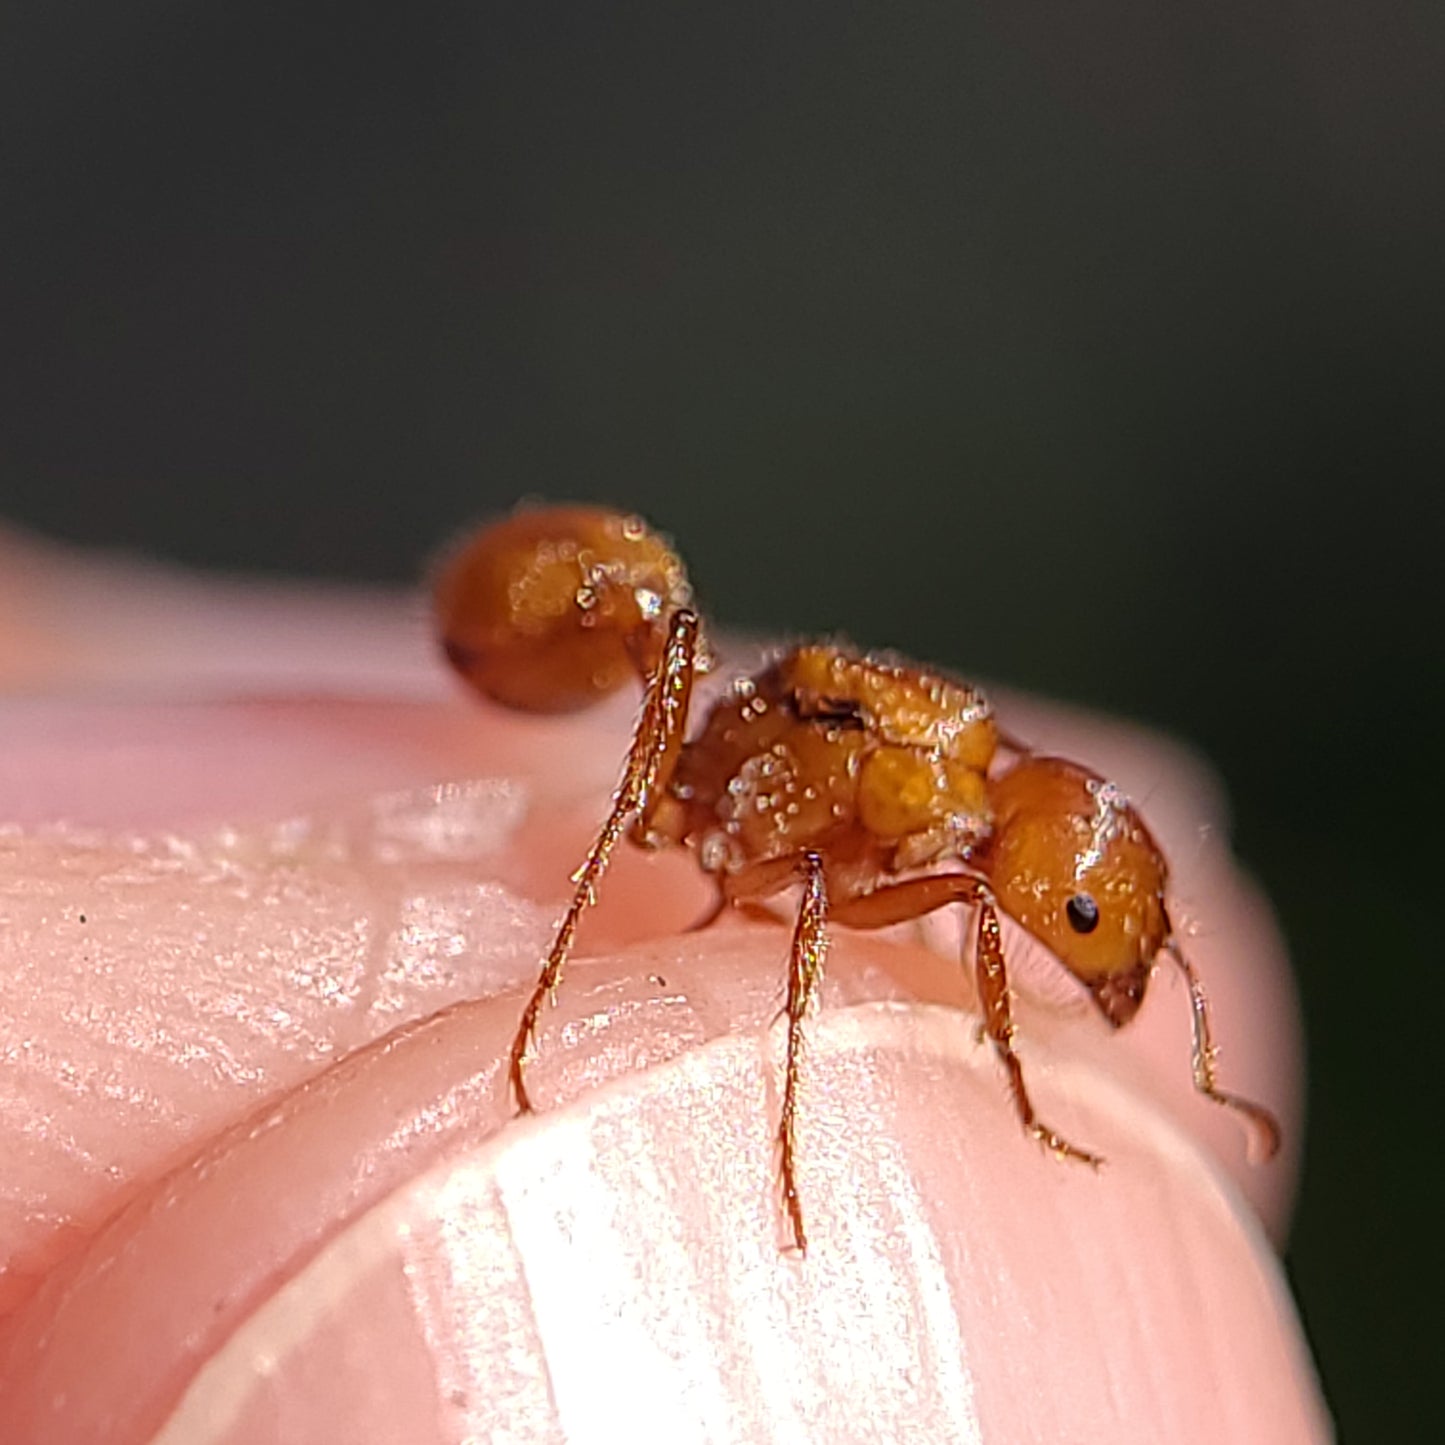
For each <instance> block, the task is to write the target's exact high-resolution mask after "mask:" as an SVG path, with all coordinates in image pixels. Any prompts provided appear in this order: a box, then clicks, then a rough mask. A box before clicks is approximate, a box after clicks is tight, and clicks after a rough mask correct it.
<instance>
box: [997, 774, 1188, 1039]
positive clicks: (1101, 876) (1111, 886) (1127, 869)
mask: <svg viewBox="0 0 1445 1445" xmlns="http://www.w3.org/2000/svg"><path fill="white" fill-rule="evenodd" d="M992 794H993V802H994V810H995V834H994V838H993V841H992V843H991V844H990V846H989V881H990V883H991V884H992V886H993V889H994V892H995V893H996V894H997V896H998V900H999V904H1000V906H1001V907H1002V908H1003V909H1004V911H1005V912H1006V913H1008V914H1010V915H1011V916H1012V917H1013V918H1015V919H1016V920H1017V921H1018V922H1019V923H1021V924H1022V925H1023V926H1024V927H1025V928H1027V929H1028V931H1029V932H1030V933H1032V934H1033V935H1034V936H1035V937H1036V938H1038V939H1039V940H1040V941H1041V942H1043V943H1045V944H1047V945H1048V946H1049V948H1051V949H1052V950H1053V951H1054V953H1055V954H1057V956H1058V958H1059V959H1060V961H1061V962H1062V963H1063V964H1064V966H1065V967H1066V968H1067V969H1068V970H1069V971H1070V973H1072V974H1073V975H1074V976H1075V977H1076V978H1078V979H1079V980H1080V982H1082V983H1083V984H1084V985H1085V986H1086V987H1087V988H1088V989H1089V990H1090V992H1091V993H1092V994H1093V996H1094V1001H1095V1003H1096V1004H1097V1005H1098V1006H1099V1009H1100V1011H1101V1012H1102V1013H1103V1015H1104V1017H1105V1018H1107V1019H1108V1020H1109V1022H1110V1023H1111V1024H1113V1025H1114V1026H1115V1027H1116V1028H1117V1027H1119V1026H1120V1025H1121V1024H1126V1023H1128V1021H1129V1020H1130V1019H1131V1018H1133V1017H1134V1015H1135V1013H1137V1012H1138V1009H1139V1005H1140V1004H1141V1003H1142V1002H1143V1001H1144V989H1145V986H1146V984H1147V983H1148V980H1149V970H1150V968H1151V966H1152V964H1153V962H1154V958H1155V955H1156V954H1157V953H1158V952H1159V950H1160V948H1161V947H1162V946H1163V945H1164V942H1165V940H1166V939H1167V938H1168V937H1169V919H1168V915H1167V914H1166V913H1165V910H1164V888H1165V882H1166V878H1167V869H1166V866H1165V862H1164V855H1163V854H1162V853H1161V852H1160V851H1159V845H1158V844H1157V843H1155V841H1154V839H1153V838H1152V837H1151V836H1150V833H1149V830H1148V829H1147V828H1146V827H1145V826H1144V823H1143V820H1142V819H1141V818H1140V817H1139V815H1138V813H1136V812H1135V811H1134V809H1133V807H1132V806H1131V805H1130V803H1129V801H1128V799H1127V798H1125V797H1124V795H1123V794H1122V793H1121V792H1120V791H1119V789H1118V788H1116V787H1115V786H1114V785H1113V784H1112V783H1109V782H1106V781H1105V780H1104V779H1103V778H1101V777H1099V776H1098V775H1097V774H1095V773H1091V772H1089V771H1088V769H1086V768H1081V767H1079V766H1078V765H1077V764H1076V763H1070V762H1066V761H1064V760H1063V759H1061V758H1035V757H1024V758H1023V759H1021V760H1020V761H1019V762H1018V763H1017V764H1015V766H1014V767H1012V768H1011V769H1009V771H1008V772H1006V773H1005V774H1003V776H1001V777H1000V778H998V779H997V781H996V782H995V783H994V785H993V789H992Z"/></svg>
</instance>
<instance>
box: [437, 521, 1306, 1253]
mask: <svg viewBox="0 0 1445 1445" xmlns="http://www.w3.org/2000/svg"><path fill="white" fill-rule="evenodd" d="M436 616H437V622H438V627H439V631H440V636H441V641H442V645H443V648H444V650H445V652H446V655H447V657H448V658H449V659H450V661H451V662H452V664H453V666H454V667H455V668H456V669H457V670H458V671H459V672H460V673H461V674H462V676H463V677H465V678H466V679H467V681H468V682H470V683H471V684H472V685H473V686H474V687H476V688H477V690H478V691H480V692H482V693H483V694H485V695H486V696H488V697H491V698H493V699H495V700H497V701H499V702H502V703H505V704H507V705H509V706H512V707H516V708H523V709H527V710H532V711H537V712H561V711H569V710H572V709H575V708H579V707H584V706H586V705H587V704H588V703H590V702H593V701H595V700H597V699H600V698H602V697H604V696H606V695H607V694H609V693H611V692H614V691H615V690H617V689H618V688H619V687H621V686H623V685H624V684H626V683H627V682H628V681H629V680H630V679H632V678H634V677H636V678H640V679H641V680H642V682H643V684H644V695H643V704H642V709H641V713H640V715H639V719H638V722H637V726H636V729H635V731H634V733H633V737H632V744H631V747H630V748H629V749H628V753H627V759H626V763H625V765H624V767H623V772H622V781H621V783H620V785H619V786H618V789H617V791H616V793H615V794H614V797H613V801H612V807H611V811H610V812H609V813H608V815H607V819H606V821H605V822H604V823H603V825H602V827H601V830H600V831H599V832H598V834H597V836H596V839H595V840H594V842H593V844H592V846H591V848H590V849H589V850H588V852H587V856H586V858H585V860H584V861H583V863H582V866H581V867H580V868H579V869H578V870H577V872H576V874H575V875H574V882H575V885H576V887H575V891H574V892H573V895H572V899H571V903H570V905H569V906H568V908H567V912H566V914H565V915H564V916H563V918H562V921H561V923H560V925H559V926H558V929H557V934H556V937H555V939H554V940H553V943H552V947H551V949H550V951H549V952H548V954H547V957H546V959H545V960H544V962H543V964H542V968H541V972H540V974H539V975H538V978H537V983H536V986H535V987H534V988H533V990H532V993H531V996H530V997H529V998H528V1000H527V1004H526V1007H525V1008H524V1009H523V1011H522V1017H521V1022H520V1023H519V1025H518V1028H517V1033H516V1036H515V1038H514V1040H513V1043H512V1048H511V1053H510V1058H509V1070H508V1077H509V1080H510V1085H511V1089H512V1092H513V1094H514V1096H515V1098H516V1102H517V1105H518V1108H519V1109H520V1110H521V1111H523V1112H528V1111H530V1109H531V1107H532V1106H531V1100H530V1098H529V1095H528V1092H527V1083H526V1065H527V1059H528V1054H529V1052H530V1050H531V1048H532V1045H533V1043H534V1040H535V1035H536V1031H537V1022H538V1017H539V1015H540V1013H541V1010H542V1007H543V1005H544V1003H545V1002H546V1001H547V1000H548V999H550V998H552V997H553V996H554V995H555V992H556V989H557V986H558V984H559V983H560V982H561V978H562V972H563V969H564V967H565V966H566V963H567V959H568V956H569V954H570V953H571V951H572V946H573V941H574V939H575V937H576V932H577V926H578V923H579V922H580V920H581V917H582V915H583V913H584V912H585V911H586V909H587V908H588V907H589V906H590V905H591V903H592V902H593V901H594V899H595V897H596V892H597V887H598V884H599V883H600V882H601V879H602V875H603V873H604V872H605V871H606V868H607V864H608V861H609V859H610V858H611V855H612V852H613V849H614V848H615V846H616V845H617V843H618V841H619V840H620V839H621V838H622V836H623V834H624V833H625V832H626V831H627V828H628V824H629V822H630V823H631V824H632V830H631V836H632V839H633V841H634V842H636V843H638V844H641V845H642V846H644V847H649V848H656V847H662V846H664V845H674V844H681V845H682V846H684V847H686V848H689V849H691V850H692V851H693V853H694V854H695V856H696V857H697V860H698V863H699V864H700V866H701V867H702V868H703V869H704V870H705V871H706V872H707V873H709V874H710V875H711V876H712V877H713V878H714V879H715V880H716V882H717V886H718V905H717V909H716V910H715V913H714V914H713V915H711V916H714V917H715V916H716V914H717V913H720V912H721V911H722V910H723V909H724V908H726V907H728V906H729V905H732V904H737V903H744V902H750V901H756V900H761V899H765V898H768V897H770V896H772V895H775V894H777V893H779V892H782V891H783V890H785V889H787V888H789V887H791V886H793V885H795V884H801V885H802V899H801V904H800V906H799V910H798V915H797V920H796V923H795V926H794V929H793V935H792V946H791V949H790V952H789V966H788V981H787V1004H786V1014H787V1054H786V1064H785V1072H784V1090H783V1105H782V1117H781V1123H780V1128H779V1143H780V1147H781V1177H782V1192H783V1202H784V1206H785V1208H786V1210H787V1215H788V1220H789V1223H790V1225H791V1230H792V1235H793V1241H794V1244H795V1245H796V1247H797V1249H798V1250H799V1251H803V1250H805V1249H806V1247H807V1233H806V1230H805V1227H804V1216H803V1206H802V1201H801V1199H800V1196H799V1192H798V1181H797V1115H798V1091H799V1077H800V1063H801V1043H802V1030H803V1022H804V1019H805V1017H806V1016H807V1014H808V1012H809V1009H810V1007H811V1005H812V1004H813V1002H814V1000H815V999H816V997H817V994H818V989H819V985H820V981H821V977H822V970H823V961H824V956H825V953H826V950H827V932H826V927H827V924H828V922H829V920H830V919H831V920H832V921H833V922H836V923H840V924H845V925H847V926H849V927H852V928H883V927H887V926H888V925H890V924H896V923H901V922H904V921H906V920H909V919H916V918H920V917H922V916H923V915H925V914H927V913H931V912H933V911H934V910H936V909H939V908H943V907H946V906H947V905H949V904H953V903H957V904H962V905H964V906H965V907H967V908H969V909H971V910H972V912H973V917H974V937H973V950H972V956H973V967H974V972H975V976H976V979H977V984H978V993H979V1000H980V1004H981V1006H982V1009H983V1022H984V1028H985V1030H986V1032H987V1034H988V1036H989V1038H990V1039H991V1040H992V1042H993V1045H994V1048H995V1049H996V1050H997V1052H998V1055H999V1058H1000V1059H1001V1060H1002V1063H1003V1066H1004V1069H1005V1071H1006V1073H1007V1077H1008V1083H1009V1088H1010V1091H1011V1093H1012V1096H1013V1101H1014V1104H1015V1107H1016V1108H1017V1110H1018V1114H1019V1118H1020V1119H1021V1121H1022V1123H1023V1127H1024V1129H1025V1130H1026V1131H1027V1132H1028V1133H1029V1134H1031V1135H1032V1136H1033V1137H1034V1138H1036V1139H1038V1140H1039V1141H1040V1142H1041V1143H1043V1144H1044V1145H1045V1147H1047V1148H1048V1149H1049V1150H1051V1151H1052V1152H1053V1153H1055V1154H1057V1155H1060V1156H1066V1157H1070V1158H1074V1159H1079V1160H1082V1161H1084V1162H1086V1163H1090V1164H1097V1163H1098V1162H1099V1160H1098V1158H1097V1157H1096V1156H1095V1155H1093V1154H1091V1153H1089V1152H1088V1151H1087V1150H1084V1149H1081V1148H1078V1147H1077V1146H1076V1145H1074V1144H1071V1143H1070V1142H1069V1141H1068V1140H1067V1139H1065V1138H1063V1137H1062V1136H1061V1135H1060V1134H1058V1133H1057V1132H1056V1131H1055V1130H1053V1129H1051V1128H1050V1127H1049V1126H1048V1125H1047V1124H1045V1123H1044V1122H1043V1121H1042V1120H1041V1119H1040V1118H1039V1117H1038V1115H1037V1114H1036V1113H1035V1111H1034V1106H1033V1103H1032V1101H1031V1099H1030V1098H1029V1093H1028V1089H1027V1088H1026V1086H1025V1083H1024V1074H1023V1066H1022V1064H1021V1062H1020V1060H1019V1056H1018V1053H1017V1051H1016V1049H1015V1047H1014V1033H1015V1030H1014V1022H1013V1015H1012V1011H1011V1001H1010V991H1009V984H1008V974H1007V970H1006V967H1005V962H1004V953H1003V947H1002V936H1001V931H1000V927H999V915H1000V913H1005V914H1008V915H1009V916H1010V917H1011V918H1013V919H1014V921H1015V922H1017V923H1018V924H1020V925H1021V926H1022V927H1023V928H1024V929H1026V930H1027V931H1028V932H1029V933H1030V934H1032V935H1033V936H1034V937H1035V938H1037V939H1038V940H1039V941H1040V942H1042V943H1043V944H1045V945H1046V946H1047V947H1048V948H1049V949H1050V950H1051V951H1052V952H1053V954H1054V955H1055V956H1056V957H1057V958H1058V960H1059V961H1060V962H1061V963H1062V964H1063V965H1064V967H1065V968H1066V969H1068V971H1069V972H1070V973H1071V974H1073V975H1074V977H1075V978H1077V979H1078V980H1079V981H1080V982H1081V983H1082V984H1083V985H1084V986H1085V988H1087V989H1088V991H1089V994H1090V996H1091V997H1092V998H1093V1001H1094V1003H1095V1004H1096V1005H1097V1007H1098V1009H1099V1011H1100V1012H1101V1013H1102V1014H1103V1016H1104V1017H1105V1018H1106V1019H1107V1020H1108V1021H1109V1023H1110V1024H1111V1025H1113V1026H1114V1027H1115V1028H1118V1027H1121V1026H1122V1025H1124V1024H1126V1023H1128V1022H1129V1020H1130V1019H1131V1018H1133V1017H1134V1015H1135V1014H1136V1013H1137V1012H1138V1010H1139V1007H1140V1005H1141V1004H1142V1003H1143V1001H1144V992H1145V989H1146V987H1147V985H1148V982H1149V977H1150V973H1151V971H1152V968H1153V965H1154V963H1155V961H1156V959H1157V958H1158V957H1159V956H1160V955H1161V954H1162V955H1164V956H1166V957H1167V958H1169V959H1170V960H1171V961H1172V962H1173V963H1174V964H1175V965H1176V966H1177V967H1178V968H1179V969H1180V970H1181V971H1182V973H1183V975H1184V978H1185V980H1186V982H1187V985H1188V989H1189V997H1190V1003H1191V1006H1192V1023H1193V1069H1194V1086H1195V1088H1196V1089H1198V1090H1199V1092H1200V1093H1202V1094H1204V1095H1206V1096H1207V1097H1209V1098H1210V1099H1213V1100H1214V1101H1215V1102H1216V1103H1218V1104H1223V1105H1225V1106H1226V1107H1228V1108H1230V1109H1233V1110H1236V1111H1237V1112H1238V1113H1240V1114H1241V1115H1243V1116H1244V1117H1245V1118H1246V1119H1247V1120H1249V1121H1250V1122H1251V1123H1252V1124H1253V1125H1254V1126H1255V1128H1256V1129H1257V1131H1258V1134H1259V1136H1260V1139H1261V1143H1262V1152H1263V1153H1264V1154H1265V1155H1266V1156H1268V1155H1271V1154H1273V1153H1274V1152H1275V1150H1276V1149H1277V1148H1278V1146H1279V1140H1280V1133H1279V1126H1278V1124H1277V1123H1276V1122H1275V1120H1274V1118H1273V1116H1272V1115H1270V1114H1269V1113H1268V1112H1267V1111H1266V1110H1264V1109H1262V1108H1261V1107H1260V1106H1259V1105H1257V1104H1253V1103H1250V1102H1249V1101H1248V1100H1245V1099H1241V1098H1238V1097H1237V1096H1235V1095H1233V1094H1228V1093H1225V1092H1224V1091H1223V1090H1222V1089H1221V1088H1220V1087H1219V1085H1218V1083H1217V1081H1216V1078H1215V1048H1214V1043H1213V1040H1212V1036H1211V1032H1210V1021H1209V1009H1208V1005H1207V1003H1206V1000H1205V995H1204V990H1203V987H1202V985H1201V983H1200V980H1199V978H1198V976H1197V974H1196V973H1195V971H1194V969H1193V967H1192V965H1191V964H1190V963H1189V961H1188V959H1187V958H1186V956H1185V955H1184V953H1183V951H1182V950H1181V949H1180V947H1179V945H1178V943H1177V942H1176V940H1175V938H1174V935H1173V930H1172V928H1171V926H1170V923H1169V916H1168V913H1167V912H1166V910H1165V892H1166V888H1167V884H1168V870H1167V865H1166V863H1165V860H1164V856H1163V854H1162V852H1161V851H1160V849H1159V846H1158V844H1157V843H1156V842H1155V841H1154V839H1153V837H1152V836H1151V834H1150V832H1149V830H1148V829H1147V828H1146V827H1145V825H1144V822H1143V820H1142V819H1141V818H1140V817H1139V815H1138V813H1137V812H1136V811H1135V810H1134V808H1133V807H1132V806H1131V805H1130V803H1129V801H1128V800H1127V799H1126V798H1125V797H1124V796H1123V794H1122V793H1121V792H1120V791H1119V790H1118V789H1117V788H1116V787H1115V786H1114V785H1113V784H1112V783H1109V782H1107V781H1106V780H1105V779H1103V778H1101V777H1099V776H1098V775H1097V774H1095V773H1093V772H1090V771H1089V770H1088V769H1087V768H1084V767H1081V766H1080V765H1078V764H1077V763H1073V762H1069V761H1066V760H1065V759H1062V758H1055V757H1041V756H1037V755H1035V754H1033V753H1031V752H1029V751H1028V750H1027V749H1026V748H1024V747H1022V746H1021V745H1018V744H1016V743H1014V742H1012V741H1011V740H1004V739H1002V738H1001V736H1000V733H999V730H998V727H997V725H996V723H995V721H994V717H993V713H992V710H991V709H990V707H989V704H988V702H987V700H986V699H985V698H984V696H983V695H982V694H981V693H980V692H978V691H977V690H976V689H975V688H972V687H970V686H968V685H967V684H964V683H961V682H957V681H954V680H951V679H949V678H947V677H944V676H942V675H940V674H938V673H936V672H933V671H930V670H928V669H924V668H919V667H915V666H912V665H910V664H906V663H902V662H899V661H896V660H884V659H879V658H876V657H871V656H864V655H860V654H858V653H855V652H852V651H850V650H848V649H845V648H842V647H838V646H831V645H826V644H814V645H805V646H800V647H794V648H792V649H790V650H788V651H786V652H783V653H782V654H781V655H778V656H776V657H775V658H774V659H773V660H772V661H771V662H769V663H768V665H767V666H766V667H764V668H763V669H762V671H760V672H758V673H756V674H755V675H753V676H751V677H744V678H740V679H739V680H737V681H736V682H734V683H733V684H732V686H731V688H730V689H728V690H727V691H726V692H724V693H723V694H722V696H721V697H720V698H719V699H718V700H717V701H716V702H715V703H713V705H712V707H711V710H710V711H709V712H708V714H707V716H706V718H705V719H703V721H702V725H701V727H700V729H699V730H698V731H697V732H696V734H695V735H694V736H692V737H688V735H687V733H688V723H689V720H690V719H689V704H690V700H691V697H692V689H693V681H694V678H695V677H696V676H697V674H698V673H700V672H703V671H705V670H706V669H707V668H708V667H709V666H710V663H711V659H710V655H709V652H708V649H707V645H706V642H705V640H704V634H703V629H702V625H701V623H700V620H699V618H698V615H697V613H696V612H695V611H694V610H693V607H692V595H691V592H690V589H689V587H688V583H687V577H686V573H685V571H684V569H683V567H682V564H681V562H680V561H679V560H678V558H677V556H676V554H675V553H674V552H673V550H672V548H671V547H670V546H669V545H668V544H667V542H666V541H664V540H663V539H662V538H661V537H659V536H658V535H657V534H656V533H655V532H653V531H652V530H651V529H650V528H649V527H648V526H647V525H646V524H645V523H644V522H643V521H642V520H641V519H640V518H637V517H635V516H626V515H623V514H620V513H616V512H612V511H608V510H604V509H600V508H590V507H580V506H577V507H549V508H535V509H531V510H523V511H519V512H516V513H514V514H513V515H512V516H511V517H509V518H506V519H504V520H503V521H500V522H497V523H495V524H493V525H491V526H489V527H487V528H485V529H483V530H482V531H481V532H479V533H478V534H476V535H475V536H474V537H473V538H471V539H470V540H469V541H468V542H467V543H466V544H464V545H463V547H462V548H461V549H460V550H458V551H457V552H456V553H455V554H454V555H453V557H452V558H451V560H450V561H449V562H448V564H447V565H446V566H445V567H444V569H443V571H442V573H441V576H440V579H439V581H438V584H437V589H436Z"/></svg>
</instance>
